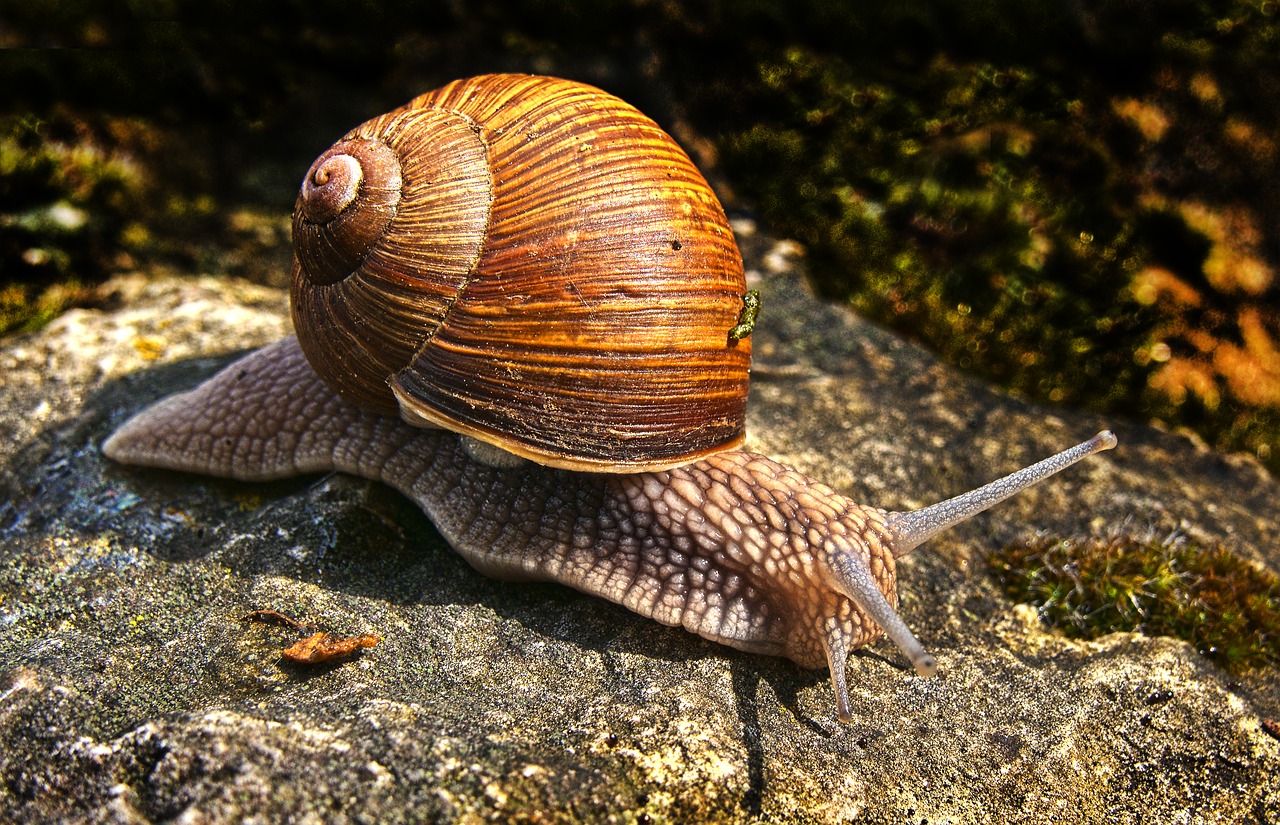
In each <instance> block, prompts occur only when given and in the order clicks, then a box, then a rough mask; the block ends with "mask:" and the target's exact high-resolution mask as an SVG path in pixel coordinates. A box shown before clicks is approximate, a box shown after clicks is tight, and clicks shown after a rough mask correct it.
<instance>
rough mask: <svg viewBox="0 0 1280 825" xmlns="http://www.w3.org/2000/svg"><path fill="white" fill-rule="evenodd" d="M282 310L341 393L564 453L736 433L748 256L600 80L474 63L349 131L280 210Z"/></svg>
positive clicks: (636, 455)
mask: <svg viewBox="0 0 1280 825" xmlns="http://www.w3.org/2000/svg"><path fill="white" fill-rule="evenodd" d="M294 248H295V259H294V272H293V287H292V298H293V316H294V325H295V327H296V329H297V332H298V338H299V340H300V342H301V344H302V347H303V349H304V351H305V352H306V355H307V357H308V360H309V361H310V362H311V364H312V365H313V366H314V367H315V369H316V371H317V372H318V373H320V375H321V376H322V377H323V378H324V379H325V380H326V382H327V383H329V384H330V385H331V386H333V387H334V388H335V389H337V390H338V391H339V392H340V393H342V394H343V395H344V396H346V397H347V398H349V399H350V400H352V401H355V402H356V403H359V404H362V405H364V406H366V407H369V408H372V409H377V410H383V411H395V410H399V412H400V415H401V416H402V417H403V418H405V419H406V420H408V421H410V422H412V423H417V424H420V425H423V426H439V427H445V428H448V429H451V430H455V431H458V432H462V433H465V434H468V435H472V436H475V437H477V438H480V439H482V440H484V441H487V442H489V443H492V444H495V445H497V446H499V447H502V448H504V449H506V450H508V451H510V452H513V453H515V454H517V455H522V456H525V457H527V458H531V459H533V460H535V461H539V462H541V463H544V464H550V465H553V466H558V467H565V468H569V469H582V470H604V471H630V470H636V469H658V468H665V467H670V466H674V465H677V464H681V463H686V462H688V461H692V460H694V459H696V458H698V457H700V456H703V455H707V454H709V453H713V452H718V451H720V450H723V449H729V448H732V447H735V446H737V445H739V444H740V443H741V441H742V439H743V433H744V427H745V409H746V397H747V377H748V370H749V366H750V358H751V349H750V341H749V339H743V340H734V339H732V338H730V336H729V332H730V330H732V329H733V328H734V327H735V325H736V324H737V320H738V316H739V313H740V312H741V310H742V309H743V295H744V293H745V291H746V289H745V281H744V278H743V272H742V260H741V256H740V255H739V253H738V249H737V246H736V245H735V243H734V240H733V235H732V233H731V231H730V229H729V225H728V221H727V220H726V218H725V215H724V210H723V209H722V208H721V206H720V204H719V202H718V201H717V200H716V197H715V195H714V194H713V193H712V191H711V189H710V188H709V187H708V186H707V184H706V182H705V180H704V179H703V178H702V176H701V174H700V173H699V172H698V170H697V169H696V168H695V167H694V165H693V163H692V162H691V161H690V160H689V158H688V156H687V155H686V154H685V153H684V152H683V151H682V150H681V149H680V148H679V147H678V146H677V145H676V143H675V142H674V141H673V140H672V139H671V138H670V137H669V136H668V135H666V134H665V133H664V132H663V131H662V130H661V129H660V128H659V127H658V126H657V125H656V124H655V123H654V122H653V121H651V120H650V119H648V118H646V117H645V116H644V115H642V114H641V113H640V112H638V111H637V110H636V109H634V108H633V107H631V106H629V105H627V104H626V103H623V102H622V101H620V100H618V99H617V98H614V97H612V96H610V95H608V94H606V93H604V92H602V91H600V90H598V89H595V88H592V87H590V86H585V85H582V84H578V83H573V82H570V81H565V80H558V79H554V78H545V77H533V76H525V75H487V76H482V77H477V78H471V79H468V80H460V81H457V82H454V83H451V84H449V85H447V86H444V87H442V88H441V89H438V90H436V91H434V92H430V93H428V94H426V95H423V96H421V97H418V98H416V99H414V100H413V101H411V102H410V103H409V104H407V105H406V106H404V107H402V108H400V109H396V110H395V111H392V112H390V113H388V114H386V115H383V116H381V117H378V118H374V119H373V120H370V121H369V122H367V123H365V124H363V125H362V126H359V127H357V128H356V129H354V130H352V131H351V132H350V133H348V134H347V135H346V136H345V137H344V138H343V139H342V140H340V141H339V142H338V143H336V144H335V145H334V146H333V147H332V148H330V149H329V150H328V151H327V152H325V153H324V154H323V155H321V156H320V158H318V159H317V160H316V162H315V163H314V164H313V165H312V167H311V169H310V170H309V171H308V172H307V176H306V179H305V180H304V182H303V186H302V191H301V193H300V194H299V196H298V203H297V207H296V210H295V214H294Z"/></svg>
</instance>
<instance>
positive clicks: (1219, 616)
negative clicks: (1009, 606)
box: [989, 535, 1280, 671]
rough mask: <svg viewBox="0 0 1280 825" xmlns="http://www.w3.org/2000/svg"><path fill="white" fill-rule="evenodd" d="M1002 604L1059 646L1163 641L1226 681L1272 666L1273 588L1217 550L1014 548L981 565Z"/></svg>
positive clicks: (1137, 544) (1277, 597)
mask: <svg viewBox="0 0 1280 825" xmlns="http://www.w3.org/2000/svg"><path fill="white" fill-rule="evenodd" d="M989 562H990V565H991V570H992V572H993V574H994V575H995V577H996V579H997V580H998V581H999V582H1000V584H1001V585H1002V586H1003V588H1004V590H1005V592H1006V593H1007V594H1008V595H1009V597H1010V598H1012V599H1015V600H1017V601H1020V602H1024V603H1027V604H1031V605H1033V606H1035V607H1036V609H1037V610H1038V611H1039V613H1040V616H1041V618H1042V619H1043V620H1044V621H1045V622H1046V623H1047V624H1049V625H1050V626H1052V627H1054V628H1057V629H1058V630H1060V631H1062V632H1063V633H1065V634H1066V635H1067V636H1070V637H1072V638H1079V639H1095V638H1097V637H1099V636H1102V635H1104V634H1107V633H1112V632H1116V631H1137V632H1140V633H1143V634H1146V635H1148V636H1172V637H1174V638H1177V639H1182V640H1184V641H1187V642H1190V643H1191V644H1193V645H1195V647H1196V649H1197V650H1198V651H1200V653H1201V654H1203V655H1205V656H1207V657H1208V658H1210V659H1212V660H1213V661H1214V662H1216V663H1218V664H1219V665H1221V666H1223V667H1224V668H1226V669H1228V670H1232V671H1239V670H1244V669H1248V668H1257V667H1263V666H1270V667H1275V666H1277V665H1280V579H1278V578H1277V577H1276V576H1275V575H1273V574H1272V573H1270V572H1267V571H1265V570H1263V569H1261V568H1258V567H1255V566H1254V565H1252V564H1249V563H1247V562H1245V561H1243V560H1241V559H1240V558H1239V557H1237V556H1235V555H1233V554H1232V553H1231V552H1229V551H1228V550H1226V549H1225V548H1223V547H1221V546H1211V547H1206V546H1203V545H1200V544H1198V543H1196V542H1193V541H1191V540H1189V539H1186V538H1184V537H1170V538H1166V539H1159V538H1155V537H1154V536H1143V537H1136V536H1130V535H1115V536H1110V537H1106V538H1099V537H1089V538H1069V539H1055V538H1050V537H1042V538H1036V539H1033V540H1030V541H1025V542H1015V543H1013V544H1011V545H1009V546H1007V547H1005V548H1003V549H1002V550H1001V551H1000V552H998V553H996V554H995V555H993V556H992V557H991V558H990V559H989Z"/></svg>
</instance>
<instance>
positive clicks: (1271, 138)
mask: <svg viewBox="0 0 1280 825" xmlns="http://www.w3.org/2000/svg"><path fill="white" fill-rule="evenodd" d="M1278 12H1280V8H1278V7H1277V4H1276V3H1275V2H1272V1H1271V0H1249V1H1248V2H1198V1H1197V0H1162V2H1145V1H1144V0H1109V1H1107V2H1097V1H1096V0H1082V1H1081V2H1078V3H1062V2H1039V1H1038V0H1032V2H1014V1H1013V0H986V1H985V2H984V1H983V0H979V1H978V2H965V1H964V0H939V2H932V3H917V2H903V3H892V4H879V3H834V2H820V1H819V0H788V1H784V0H747V1H746V2H716V1H715V0H697V1H696V2H683V3H677V2H674V0H667V1H666V2H663V0H603V1H599V0H596V1H593V2H587V1H586V0H582V1H581V2H573V1H572V0H561V1H560V2H555V1H554V0H511V2H496V1H494V0H490V1H489V2H484V1H483V0H481V1H479V2H466V3H464V2H439V3H407V2H405V3H377V2H372V1H371V0H366V2H358V0H357V1H353V2H334V1H333V0H306V1H305V2H304V0H284V1H283V2H270V3H267V2H256V3H251V2H245V0H220V1H219V0H209V2H204V3H201V4H189V3H179V2H176V1H175V2H162V1H161V0H150V1H149V2H148V1H144V0H138V1H136V2H124V1H123V0H117V2H105V3H94V4H81V3H70V2H66V3H59V2H51V0H44V2H39V1H38V0H37V1H36V2H32V0H25V2H21V3H19V2H13V1H12V0H7V2H5V3H4V4H3V12H2V13H0V21H3V22H0V45H3V46H5V47H7V50H6V51H5V52H4V53H3V54H2V55H0V60H2V61H3V62H2V63H0V67H2V69H3V83H2V84H0V95H2V96H3V97H0V172H2V177H0V331H14V330H21V329H24V328H31V327H33V326H36V325H38V324H40V323H43V322H44V321H45V320H47V319H48V318H49V317H51V316H52V315H54V314H56V313H57V312H59V311H61V310H62V309H63V308H65V307H66V306H68V305H70V304H72V303H75V302H92V301H93V300H94V296H95V293H94V290H93V285H94V283H96V282H97V281H99V280H100V279H101V278H103V277H104V276H106V275H108V274H110V273H112V272H116V271H120V270H127V269H134V268H144V267H171V268H175V269H178V270H180V271H185V272H192V273H214V274H227V275H239V276H245V277H250V278H254V279H257V280H262V281H267V282H272V283H281V282H282V280H283V276H284V273H285V271H286V270H287V263H288V256H289V252H288V213H289V210H290V208H291V206H292V201H293V198H294V193H295V191H296V186H297V182H298V180H299V178H300V176H301V174H302V172H303V170H305V169H306V167H307V166H308V164H309V162H310V160H311V159H312V158H313V157H314V156H315V155H316V154H318V153H319V152H320V151H322V150H323V148H324V147H326V146H327V145H328V144H329V143H330V142H332V140H333V139H335V138H336V137H337V136H339V135H340V134H342V133H343V132H344V131H346V130H347V129H348V128H350V127H351V126H353V125H355V124H357V123H359V122H361V121H363V120H365V119H367V118H368V117H370V116H372V115H374V114H377V113H379V112H382V111H386V110H387V109H389V108H392V107H393V106H396V105H399V104H400V103H402V102H404V101H405V100H407V99H408V98H409V97H411V96H413V95H415V94H417V93H419V92H422V91H425V90H426V89H429V88H432V87H434V86H436V85H439V84H440V83H443V82H445V81H447V80H450V79H453V78H455V77H460V76H465V75H468V74H475V73H481V72H487V71H531V72H544V73H550V74H558V75H562V76H566V77H572V78H575V79H580V80H583V81H587V82H590V83H594V84H596V85H599V86H601V87H603V88H605V89H607V90H609V91H611V92H613V93H615V94H618V95H620V96H621V97H623V98H625V99H627V100H629V101H631V102H632V103H634V104H635V105H637V106H638V107H639V108H641V109H642V110H644V111H645V112H647V113H649V114H650V115H651V116H653V117H654V118H655V119H657V120H658V121H659V122H660V123H662V124H663V125H664V126H665V127H666V128H667V129H668V130H669V131H671V132H672V133H673V134H674V135H676V137H677V138H678V139H679V140H681V142H682V143H683V144H684V145H685V146H686V148H687V149H689V151H690V153H691V154H692V155H693V156H694V158H695V160H697V161H698V162H699V163H700V165H702V166H703V168H704V170H705V171H706V172H707V173H708V176H709V177H710V178H711V179H712V181H713V183H715V184H716V186H717V188H718V189H719V190H720V193H721V195H722V197H723V198H724V199H725V201H726V203H727V205H728V206H729V207H730V208H731V209H732V210H736V211H740V212H746V213H749V214H754V215H756V216H758V217H759V218H760V219H762V220H763V222H764V224H765V225H766V226H767V227H769V228H770V229H771V230H772V231H774V232H776V233H779V234H784V235H788V236H791V237H794V238H797V239H799V240H800V241H801V242H803V244H804V245H805V246H806V248H807V250H808V253H809V256H810V264H811V265H810V270H811V274H812V276H813V277H814V279H815V281H816V283H817V284H818V286H819V288H820V289H821V290H822V291H823V292H824V293H825V294H827V295H828V296H830V297H833V298H836V299H839V300H844V301H848V302H850V303H851V304H852V305H853V306H854V307H855V308H857V309H858V310H859V311H860V312H863V313H865V314H867V315H869V316H871V317H874V318H876V319H877V320H879V321H881V322H882V323H885V324H887V325H890V326H893V327H895V328H897V329H899V330H901V331H902V332H904V333H905V334H908V335H910V336H913V337H915V338H917V339H919V340H922V341H924V342H926V343H927V344H928V345H929V346H931V347H933V348H934V349H936V350H937V351H939V352H941V353H942V354H943V355H944V356H945V357H946V358H947V359H948V360H950V361H951V362H953V363H955V364H957V365H959V366H961V367H963V368H966V369H969V370H973V371H975V372H977V373H979V374H982V375H984V376H986V377H988V378H991V379H993V380H996V381H998V382H1000V383H1002V384H1003V385H1004V386H1007V387H1009V388H1011V389H1013V390H1014V391H1017V392H1020V393H1023V394H1025V395H1027V396H1029V397H1032V398H1036V399H1038V400H1043V401H1050V402H1053V403H1059V404H1071V405H1083V406H1088V407H1092V408H1094V409H1098V410H1103V411H1107V412H1112V413H1115V414H1120V415H1126V416H1132V417H1137V418H1143V419H1163V420H1165V421H1168V422H1170V423H1172V424H1175V425H1182V426H1188V427H1191V428H1193V429H1196V430H1197V431H1199V432H1200V433H1201V434H1203V435H1204V436H1205V437H1206V438H1207V439H1209V440H1210V441H1212V442H1215V443H1216V444H1217V445H1218V446H1220V447H1221V448H1224V449H1228V450H1248V451H1250V452H1253V453H1255V454H1257V455H1258V456H1259V457H1261V458H1262V459H1263V460H1264V461H1266V462H1268V463H1269V464H1270V465H1271V466H1272V467H1273V468H1275V467H1277V466H1280V449H1278V448H1277V434H1278V433H1280V310H1278V308H1277V297H1278V295H1280V285H1278V284H1277V277H1276V268H1277V266H1278V265H1280V237H1278V235H1277V232H1276V227H1277V216H1278V215H1280V149H1278V147H1277V141H1278V140H1280V129H1278V128H1277V126H1280V123H1278V122H1277V121H1278V119H1280V114H1277V112H1280V107H1277V105H1276V104H1277V101H1278V100H1280V22H1278V21H1280V14H1278ZM51 49H58V50H57V51H51ZM767 312H768V304H767V296H766V305H765V313H766V314H767Z"/></svg>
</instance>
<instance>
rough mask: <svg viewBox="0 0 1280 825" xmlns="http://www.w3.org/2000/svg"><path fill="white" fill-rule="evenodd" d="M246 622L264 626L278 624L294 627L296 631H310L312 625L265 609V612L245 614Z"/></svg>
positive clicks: (254, 611) (256, 611) (257, 611)
mask: <svg viewBox="0 0 1280 825" xmlns="http://www.w3.org/2000/svg"><path fill="white" fill-rule="evenodd" d="M244 620H245V621H247V622H262V623H263V624H278V625H284V626H285V627H292V628H293V629H294V630H310V629H311V625H309V624H306V623H305V622H300V621H298V620H297V619H295V618H293V617H292V616H286V615H285V614H284V613H281V612H280V611H279V610H272V609H271V608H265V609H263V610H251V611H249V612H248V613H247V614H245V617H244Z"/></svg>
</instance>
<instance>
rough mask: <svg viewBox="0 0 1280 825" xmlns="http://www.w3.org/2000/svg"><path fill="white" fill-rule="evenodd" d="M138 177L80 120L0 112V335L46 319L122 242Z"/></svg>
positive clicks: (76, 296)
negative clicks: (2, 114)
mask: <svg viewBox="0 0 1280 825" xmlns="http://www.w3.org/2000/svg"><path fill="white" fill-rule="evenodd" d="M140 190H141V176H140V173H139V172H138V170H137V169H136V167H135V166H134V165H133V164H132V163H131V162H130V161H128V160H127V159H125V158H123V157H121V156H117V155H115V154H113V153H112V152H111V151H109V150H108V149H106V148H105V147H104V145H103V144H102V143H101V142H100V141H99V140H98V139H96V138H95V137H93V136H92V134H91V131H90V130H89V129H88V128H86V127H85V125H84V124H82V123H77V122H71V121H64V122H62V123H58V124H55V123H53V122H50V121H45V120H41V119H39V118H35V117H30V116H25V117H9V118H4V119H0V203H3V207H0V272H2V273H3V276H2V280H0V334H3V333H6V332H10V331H13V330H29V329H34V328H36V327H39V326H41V325H43V324H45V323H47V322H48V321H49V320H50V319H51V318H53V317H55V316H56V315H58V313H60V312H62V311H63V310H64V309H66V308H67V307H68V306H70V305H71V304H72V303H74V302H75V301H77V300H81V299H83V297H84V296H85V295H86V294H87V290H86V289H85V287H84V284H85V283H86V282H89V281H92V280H93V279H94V278H95V276H98V275H100V274H101V273H102V272H103V271H105V269H106V268H107V267H108V266H110V265H111V264H112V263H113V262H114V260H115V258H116V257H117V256H118V255H119V254H121V252H122V251H123V248H124V243H123V238H124V237H125V232H126V228H127V227H128V226H129V224H130V221H131V215H132V214H133V212H134V211H135V209H136V207H137V204H138V198H139V192H140Z"/></svg>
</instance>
